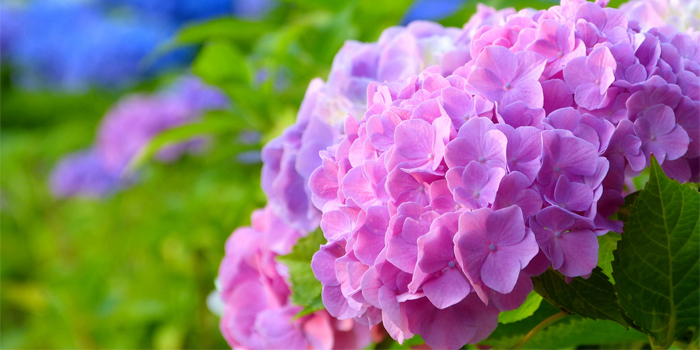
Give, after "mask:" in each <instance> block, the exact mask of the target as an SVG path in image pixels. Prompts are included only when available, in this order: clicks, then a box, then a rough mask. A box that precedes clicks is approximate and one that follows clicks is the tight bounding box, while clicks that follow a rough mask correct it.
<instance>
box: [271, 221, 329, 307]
mask: <svg viewBox="0 0 700 350" xmlns="http://www.w3.org/2000/svg"><path fill="white" fill-rule="evenodd" d="M324 243H326V239H325V238H324V237H323V231H321V229H320V228H319V229H317V230H316V231H313V232H311V233H309V235H308V236H306V237H304V238H301V239H299V241H298V242H297V244H296V245H295V246H294V248H293V249H292V252H291V253H289V254H287V255H283V256H278V257H277V261H279V262H281V263H283V264H285V265H287V267H288V268H289V276H290V280H291V282H292V297H291V299H292V302H293V303H294V304H296V305H301V306H304V309H303V310H301V312H300V313H299V314H298V315H297V317H299V316H303V315H307V314H310V313H312V312H314V311H318V310H321V309H323V301H322V300H321V290H322V289H323V286H321V282H319V281H318V280H317V279H316V277H315V276H314V272H313V271H312V270H311V258H313V256H314V253H316V252H317V251H318V248H319V247H320V246H321V245H322V244H324Z"/></svg>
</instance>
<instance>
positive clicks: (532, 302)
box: [498, 291, 542, 324]
mask: <svg viewBox="0 0 700 350" xmlns="http://www.w3.org/2000/svg"><path fill="white" fill-rule="evenodd" d="M540 303H542V297H541V296H540V295H539V294H537V293H536V292H535V291H532V292H530V294H528V296H527V299H525V302H524V303H523V304H522V305H520V307H519V308H517V309H515V310H511V311H506V312H501V313H500V314H499V315H498V323H501V324H506V323H513V322H517V321H520V320H522V319H525V318H527V317H530V316H532V314H534V313H535V311H537V309H539V308H540Z"/></svg>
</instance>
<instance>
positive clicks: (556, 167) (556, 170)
mask: <svg viewBox="0 0 700 350" xmlns="http://www.w3.org/2000/svg"><path fill="white" fill-rule="evenodd" d="M560 171H561V169H559V166H558V165H555V166H554V172H555V173H558V172H560Z"/></svg>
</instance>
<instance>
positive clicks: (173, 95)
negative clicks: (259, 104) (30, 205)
mask: <svg viewBox="0 0 700 350" xmlns="http://www.w3.org/2000/svg"><path fill="white" fill-rule="evenodd" d="M226 106H228V98H227V97H226V96H225V95H223V94H222V93H221V92H219V91H218V90H215V89H213V88H211V87H208V86H205V85H204V84H202V83H201V82H200V81H199V80H198V79H196V78H193V77H185V78H182V79H180V81H178V82H177V83H176V84H175V85H174V86H172V87H171V88H170V90H168V91H164V92H162V93H160V94H153V95H134V96H130V97H127V98H125V99H124V100H122V101H120V102H119V103H118V104H117V105H116V106H115V107H114V108H113V109H112V110H111V111H109V112H108V113H107V115H106V116H105V119H104V120H103V122H102V125H101V126H100V128H99V131H98V138H97V142H96V145H95V146H94V147H93V148H92V149H91V150H89V151H85V152H78V153H77V154H74V155H69V156H67V157H66V158H65V159H63V160H62V161H61V162H60V163H59V165H58V166H57V167H56V169H54V171H53V174H52V176H51V187H52V191H53V193H54V195H56V196H57V197H70V196H76V195H81V196H87V197H101V196H104V195H107V194H109V193H111V192H113V191H115V190H117V189H119V188H121V187H123V186H124V185H127V184H128V183H129V182H132V181H133V178H130V176H129V174H125V170H126V167H127V165H128V164H129V163H130V162H131V161H132V160H133V159H134V157H136V156H137V155H138V153H139V152H140V151H141V149H142V148H143V147H144V146H145V145H146V144H147V143H148V142H149V141H150V140H151V139H152V138H153V137H154V136H156V135H158V134H159V133H161V132H163V131H165V130H167V129H171V128H174V127H177V126H180V125H184V124H187V123H191V122H193V121H195V120H196V119H197V118H199V116H200V115H201V114H202V113H203V112H204V111H206V110H211V109H222V108H225V107H226ZM205 144H206V139H204V138H194V139H192V140H189V141H186V142H183V143H179V144H175V145H171V146H167V147H165V148H164V149H162V150H160V151H159V152H158V154H157V155H156V158H157V159H159V160H161V161H164V162H168V161H173V160H175V159H177V158H178V157H179V156H180V155H181V154H182V153H183V152H188V151H189V152H199V151H201V150H202V149H203V147H204V146H205Z"/></svg>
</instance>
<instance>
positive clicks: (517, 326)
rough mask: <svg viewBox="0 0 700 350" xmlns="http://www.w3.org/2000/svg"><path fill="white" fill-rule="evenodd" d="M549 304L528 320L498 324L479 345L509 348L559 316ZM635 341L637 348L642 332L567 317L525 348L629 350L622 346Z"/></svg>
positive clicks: (643, 337) (533, 338) (615, 324)
mask: <svg viewBox="0 0 700 350" xmlns="http://www.w3.org/2000/svg"><path fill="white" fill-rule="evenodd" d="M559 312H560V310H558V309H557V308H556V307H554V306H552V304H550V303H549V302H543V303H542V304H541V305H540V308H539V309H538V310H537V311H535V313H534V314H533V315H532V316H531V317H528V318H525V319H523V320H521V321H518V322H514V323H508V324H499V325H498V328H496V330H495V331H494V332H493V333H491V335H490V336H489V337H488V338H487V339H486V340H484V341H482V342H481V343H479V344H482V345H490V346H492V347H493V348H494V349H509V348H510V347H511V346H513V345H514V344H516V343H517V342H518V341H520V340H521V339H522V338H523V337H525V335H526V334H527V333H528V332H530V331H531V330H532V329H533V328H535V327H536V326H537V325H538V324H539V323H540V322H542V321H544V320H545V319H547V318H549V317H550V316H552V315H555V314H557V313H559ZM631 342H639V343H640V344H639V345H640V346H641V345H642V344H644V343H645V342H648V339H647V337H646V335H645V334H644V333H641V332H638V331H636V330H633V329H630V330H626V329H625V328H624V327H622V326H620V325H619V324H617V323H615V322H613V321H606V320H597V321H594V320H591V319H586V318H583V317H580V316H576V315H568V316H566V317H564V318H562V319H561V320H558V321H556V322H554V323H552V324H550V325H549V326H548V327H545V328H544V329H542V330H541V331H540V332H538V333H536V334H534V336H533V337H532V338H531V339H530V341H529V342H527V343H526V344H525V346H524V348H526V349H528V348H530V349H567V348H568V349H575V348H577V347H579V346H582V345H600V346H601V348H603V349H614V348H619V349H629V348H630V347H629V346H625V345H626V344H629V343H631Z"/></svg>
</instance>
